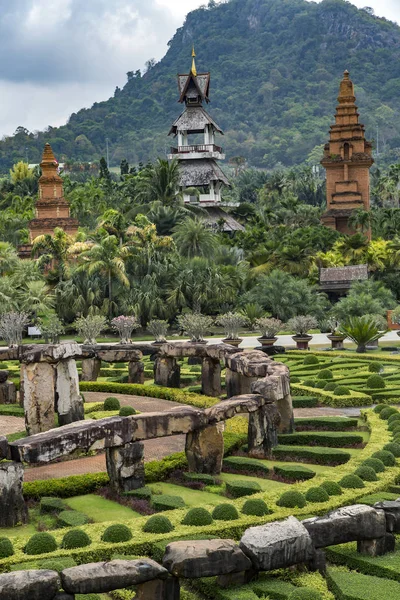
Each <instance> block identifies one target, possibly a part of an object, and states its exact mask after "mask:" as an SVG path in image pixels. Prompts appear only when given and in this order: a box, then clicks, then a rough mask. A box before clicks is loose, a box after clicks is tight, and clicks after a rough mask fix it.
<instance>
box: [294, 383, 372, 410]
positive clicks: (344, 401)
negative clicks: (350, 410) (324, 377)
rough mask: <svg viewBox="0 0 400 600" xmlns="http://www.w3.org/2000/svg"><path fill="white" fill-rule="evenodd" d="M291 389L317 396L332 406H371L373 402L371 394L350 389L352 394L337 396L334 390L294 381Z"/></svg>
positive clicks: (300, 394) (302, 394)
mask: <svg viewBox="0 0 400 600" xmlns="http://www.w3.org/2000/svg"><path fill="white" fill-rule="evenodd" d="M291 389H292V390H293V392H294V393H295V394H296V395H299V396H310V395H313V396H315V397H316V398H317V399H318V400H319V402H321V404H325V405H326V406H332V407H334V408H342V407H346V406H369V405H371V404H372V398H371V396H368V395H367V394H362V393H361V392H355V391H353V390H350V395H348V396H347V395H346V396H335V394H334V393H333V392H327V391H326V390H322V389H317V388H312V387H311V388H310V387H307V386H305V385H301V384H300V383H293V384H292V385H291Z"/></svg>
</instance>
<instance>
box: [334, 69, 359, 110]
mask: <svg viewBox="0 0 400 600" xmlns="http://www.w3.org/2000/svg"><path fill="white" fill-rule="evenodd" d="M338 100H339V102H340V103H348V102H350V103H354V102H355V100H356V98H355V96H354V85H353V82H352V81H351V79H350V73H349V72H348V71H347V70H346V71H345V72H344V73H343V79H342V81H341V83H340V89H339V98H338Z"/></svg>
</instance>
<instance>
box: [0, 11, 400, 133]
mask: <svg viewBox="0 0 400 600" xmlns="http://www.w3.org/2000/svg"><path fill="white" fill-rule="evenodd" d="M317 1H319V0H317ZM206 2H207V0H62V2H60V1H59V0H0V57H1V58H0V99H1V100H0V137H2V136H3V135H11V134H12V133H13V132H14V131H15V129H16V128H17V127H18V126H20V125H21V126H23V127H26V128H27V129H29V130H30V131H35V130H41V129H44V128H45V127H46V126H47V125H53V126H56V125H61V124H63V123H65V122H66V121H67V119H68V117H69V116H70V114H71V113H73V112H76V111H77V110H79V109H80V108H84V107H89V106H91V105H92V104H93V102H96V101H101V100H106V99H107V98H109V97H110V96H111V95H112V94H113V93H114V89H115V87H116V86H117V85H118V86H120V87H122V86H123V85H124V83H125V81H126V72H127V71H136V70H137V69H143V67H144V64H145V62H146V61H147V60H148V59H150V58H155V59H156V60H160V59H161V58H162V57H163V55H164V54H165V52H166V51H167V42H168V40H170V39H171V38H172V36H173V35H174V33H175V31H176V29H177V28H178V27H180V26H181V25H182V24H183V21H184V19H185V16H186V14H187V13H188V12H190V11H191V10H193V9H195V8H197V7H199V6H201V5H202V4H205V3H206ZM352 3H353V4H355V5H356V6H358V7H359V8H362V7H364V6H370V7H372V8H373V9H374V10H375V13H376V14H377V15H379V16H384V17H386V18H388V19H391V20H393V21H397V22H398V23H400V0H352Z"/></svg>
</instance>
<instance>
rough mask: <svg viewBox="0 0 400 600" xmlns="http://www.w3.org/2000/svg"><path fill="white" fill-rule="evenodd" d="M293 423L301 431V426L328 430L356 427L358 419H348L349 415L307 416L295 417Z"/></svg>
mask: <svg viewBox="0 0 400 600" xmlns="http://www.w3.org/2000/svg"><path fill="white" fill-rule="evenodd" d="M294 424H295V427H296V431H301V430H302V429H303V428H307V429H308V428H309V429H313V430H316V429H322V428H323V429H326V430H330V431H342V430H343V429H353V428H355V427H357V425H358V420H357V419H350V418H349V417H307V418H303V417H302V418H300V419H295V420H294Z"/></svg>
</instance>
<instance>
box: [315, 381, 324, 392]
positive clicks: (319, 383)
mask: <svg viewBox="0 0 400 600" xmlns="http://www.w3.org/2000/svg"><path fill="white" fill-rule="evenodd" d="M325 386H326V379H320V380H317V381H316V382H315V385H314V387H315V388H317V390H324V389H325Z"/></svg>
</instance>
